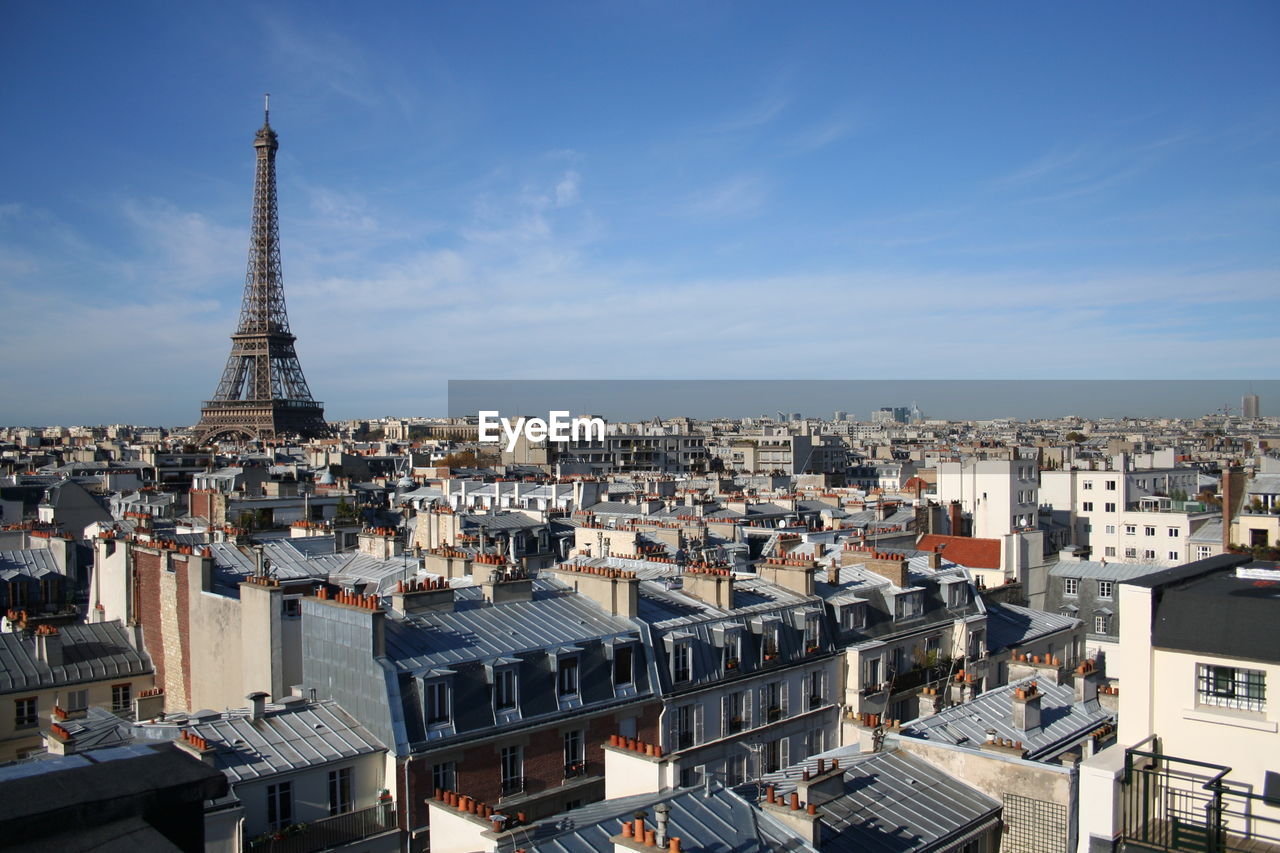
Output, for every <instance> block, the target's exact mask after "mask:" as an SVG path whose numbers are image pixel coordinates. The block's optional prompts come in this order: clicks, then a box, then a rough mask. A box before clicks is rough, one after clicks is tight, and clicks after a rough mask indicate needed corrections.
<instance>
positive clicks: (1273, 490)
mask: <svg viewBox="0 0 1280 853" xmlns="http://www.w3.org/2000/svg"><path fill="white" fill-rule="evenodd" d="M1245 494H1248V495H1280V474H1258V475H1256V476H1255V477H1254V478H1253V479H1252V480H1250V481H1249V483H1248V484H1247V485H1246V486H1245Z"/></svg>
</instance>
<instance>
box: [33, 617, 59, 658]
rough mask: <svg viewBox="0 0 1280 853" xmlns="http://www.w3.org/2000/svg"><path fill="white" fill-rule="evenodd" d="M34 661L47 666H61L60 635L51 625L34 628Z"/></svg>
mask: <svg viewBox="0 0 1280 853" xmlns="http://www.w3.org/2000/svg"><path fill="white" fill-rule="evenodd" d="M36 660H38V661H40V662H41V663H43V664H45V665H47V666H51V667H52V666H62V635H61V634H60V633H58V629H57V628H55V627H54V626H52V625H41V626H40V627H39V628H36Z"/></svg>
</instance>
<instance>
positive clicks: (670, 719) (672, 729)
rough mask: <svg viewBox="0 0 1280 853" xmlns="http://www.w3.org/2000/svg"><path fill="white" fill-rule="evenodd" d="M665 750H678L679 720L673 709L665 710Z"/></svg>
mask: <svg viewBox="0 0 1280 853" xmlns="http://www.w3.org/2000/svg"><path fill="white" fill-rule="evenodd" d="M666 748H667V750H668V751H671V752H674V751H675V750H677V749H679V748H680V720H679V715H678V712H677V711H676V709H675V708H670V707H669V708H667V747H666Z"/></svg>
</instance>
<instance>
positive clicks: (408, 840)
mask: <svg viewBox="0 0 1280 853" xmlns="http://www.w3.org/2000/svg"><path fill="white" fill-rule="evenodd" d="M412 761H413V755H412V754H410V755H408V756H406V757H405V760H404V790H403V791H402V792H401V794H400V796H401V798H402V799H403V800H404V827H403V830H404V853H412V849H413V834H412V829H413V827H412V824H413V797H411V796H409V764H410V763H412Z"/></svg>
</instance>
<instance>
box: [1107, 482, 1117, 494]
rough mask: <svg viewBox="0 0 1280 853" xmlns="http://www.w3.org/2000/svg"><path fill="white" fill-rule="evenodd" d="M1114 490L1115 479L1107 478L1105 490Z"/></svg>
mask: <svg viewBox="0 0 1280 853" xmlns="http://www.w3.org/2000/svg"><path fill="white" fill-rule="evenodd" d="M1115 490H1116V481H1115V480H1107V491H1108V492H1114V491H1115Z"/></svg>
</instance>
